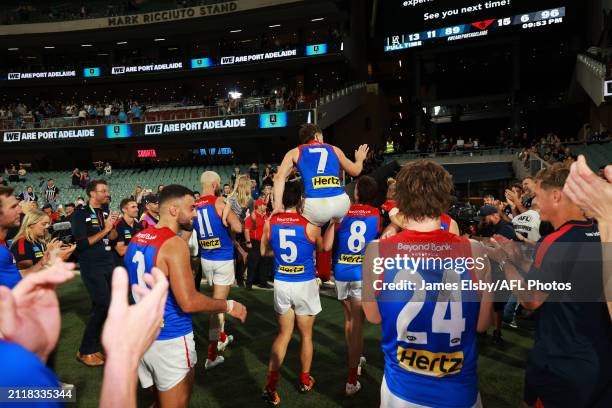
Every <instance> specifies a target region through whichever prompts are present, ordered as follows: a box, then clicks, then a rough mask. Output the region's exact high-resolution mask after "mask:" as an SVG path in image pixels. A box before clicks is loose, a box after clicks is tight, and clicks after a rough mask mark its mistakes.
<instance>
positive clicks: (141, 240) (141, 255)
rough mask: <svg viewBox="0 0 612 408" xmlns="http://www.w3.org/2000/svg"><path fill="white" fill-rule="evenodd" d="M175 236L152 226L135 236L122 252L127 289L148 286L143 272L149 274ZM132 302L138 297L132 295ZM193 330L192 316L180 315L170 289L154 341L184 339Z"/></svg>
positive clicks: (165, 229) (180, 311)
mask: <svg viewBox="0 0 612 408" xmlns="http://www.w3.org/2000/svg"><path fill="white" fill-rule="evenodd" d="M173 237H176V234H175V233H174V231H172V230H171V229H170V228H165V227H164V228H156V227H155V226H151V227H149V228H147V229H145V230H143V231H140V232H139V233H138V234H136V235H134V237H133V238H132V240H131V241H130V244H129V245H128V247H127V250H126V251H125V257H124V259H125V268H126V269H127V271H128V276H129V278H130V286H132V285H133V284H137V285H138V286H141V287H143V288H144V287H147V284H146V283H145V281H144V280H143V276H144V274H145V273H151V270H152V269H153V267H154V266H156V265H157V256H158V255H159V251H160V249H161V247H162V246H163V245H164V243H165V242H166V241H167V240H169V239H170V238H173ZM132 295H133V296H134V300H135V301H136V303H138V300H139V299H138V295H136V294H135V293H133V292H132ZM192 331H193V327H192V321H191V315H190V314H188V313H185V312H183V310H181V307H180V306H179V304H178V303H177V301H176V298H175V297H174V293H173V292H172V286H170V289H169V290H168V298H167V299H166V305H165V306H164V320H163V322H162V327H161V331H160V332H159V336H158V337H157V340H170V339H174V338H177V337H181V336H184V335H186V334H189V333H191V332H192Z"/></svg>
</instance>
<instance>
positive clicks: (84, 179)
mask: <svg viewBox="0 0 612 408" xmlns="http://www.w3.org/2000/svg"><path fill="white" fill-rule="evenodd" d="M90 182H91V178H90V177H89V172H87V171H83V172H82V173H81V181H80V182H79V186H81V188H82V189H87V187H88V186H89V183H90Z"/></svg>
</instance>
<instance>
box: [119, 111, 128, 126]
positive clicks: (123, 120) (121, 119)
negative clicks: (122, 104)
mask: <svg viewBox="0 0 612 408" xmlns="http://www.w3.org/2000/svg"><path fill="white" fill-rule="evenodd" d="M127 120H128V117H127V115H126V113H125V111H124V110H123V108H121V110H120V111H119V123H126V122H127Z"/></svg>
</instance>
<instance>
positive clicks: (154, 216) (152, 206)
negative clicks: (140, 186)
mask: <svg viewBox="0 0 612 408" xmlns="http://www.w3.org/2000/svg"><path fill="white" fill-rule="evenodd" d="M142 204H143V208H144V210H143V213H142V216H141V217H140V223H141V224H142V226H143V229H144V228H147V227H149V226H151V225H155V224H157V222H158V221H159V203H158V201H157V196H156V195H155V194H147V195H146V196H144V197H143V199H142Z"/></svg>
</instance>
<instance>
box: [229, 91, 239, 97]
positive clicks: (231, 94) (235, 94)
mask: <svg viewBox="0 0 612 408" xmlns="http://www.w3.org/2000/svg"><path fill="white" fill-rule="evenodd" d="M241 96H242V92H238V91H230V92H229V97H230V98H232V99H239V98H240V97H241Z"/></svg>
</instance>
